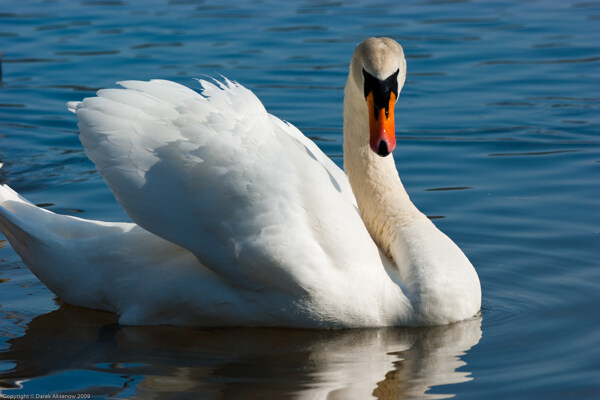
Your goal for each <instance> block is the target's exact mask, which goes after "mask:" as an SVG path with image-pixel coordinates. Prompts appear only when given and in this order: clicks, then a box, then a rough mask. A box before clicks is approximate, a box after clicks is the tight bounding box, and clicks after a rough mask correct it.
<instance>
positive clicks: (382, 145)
mask: <svg viewBox="0 0 600 400" xmlns="http://www.w3.org/2000/svg"><path fill="white" fill-rule="evenodd" d="M377 154H379V155H380V156H381V157H385V156H387V155H388V154H390V152H389V151H388V147H387V143H386V142H385V140H382V141H381V142H379V148H378V149H377Z"/></svg>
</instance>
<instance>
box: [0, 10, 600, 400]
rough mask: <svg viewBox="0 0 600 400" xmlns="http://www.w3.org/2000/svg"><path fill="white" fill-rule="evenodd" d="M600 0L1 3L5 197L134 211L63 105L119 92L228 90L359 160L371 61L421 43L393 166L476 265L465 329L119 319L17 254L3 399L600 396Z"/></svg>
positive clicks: (112, 216) (3, 330)
mask: <svg viewBox="0 0 600 400" xmlns="http://www.w3.org/2000/svg"><path fill="white" fill-rule="evenodd" d="M599 20H600V3H599V2H596V1H527V2H517V1H514V2H513V1H503V0H499V1H473V2H469V1H464V2H463V1H406V2H396V1H394V2H391V1H386V0H384V1H381V2H368V1H366V0H364V1H363V0H358V1H353V2H334V1H307V2H285V3H284V2H269V1H254V2H250V1H248V2H233V1H220V2H218V3H216V2H215V3H213V2H194V1H177V0H173V1H170V2H167V1H158V0H153V1H146V2H134V1H127V0H124V1H90V0H84V1H81V0H79V1H77V0H75V1H66V0H56V1H34V0H31V1H20V2H4V3H3V5H2V7H1V8H0V52H2V53H3V56H2V72H3V75H2V84H1V86H0V158H1V159H2V161H3V163H4V166H3V168H2V169H1V170H0V182H1V183H7V184H9V185H10V186H12V187H13V188H14V189H15V190H17V191H18V192H20V193H21V194H23V195H24V196H26V197H27V198H29V199H30V200H32V201H34V202H36V203H37V204H39V205H41V206H43V207H46V208H48V209H50V210H52V211H55V212H60V213H64V214H71V215H78V216H81V217H85V218H93V219H104V220H112V221H115V220H123V219H125V218H126V217H125V215H124V213H123V211H121V209H120V207H119V206H118V204H117V203H116V201H115V200H114V198H113V197H112V194H111V193H110V191H109V190H108V189H107V188H106V186H105V185H104V183H103V181H102V179H101V178H100V177H99V175H98V174H97V173H96V172H95V170H94V167H93V165H92V164H91V163H90V162H89V161H88V160H87V159H86V157H85V154H84V152H83V149H82V147H81V145H80V143H79V140H78V137H77V127H76V121H75V117H74V116H73V115H71V114H70V113H68V112H67V110H66V107H65V103H66V102H67V101H70V100H79V99H82V98H83V97H85V96H90V95H92V94H93V93H94V91H95V90H97V89H99V88H102V87H112V86H114V83H115V82H116V81H118V80H123V79H150V78H165V79H171V80H174V81H177V82H180V83H183V84H185V85H188V86H191V87H196V86H197V84H196V82H195V81H194V80H193V79H192V78H194V77H204V76H207V75H209V76H219V74H222V75H225V76H227V77H229V78H231V79H234V80H237V81H239V82H241V83H242V84H244V85H246V86H247V87H249V88H250V89H252V90H253V91H254V92H255V93H256V94H257V95H258V96H259V97H260V98H261V99H262V101H263V102H264V104H265V106H266V108H267V109H268V110H269V111H270V112H271V113H273V114H275V115H277V116H279V117H280V118H283V119H286V120H289V121H291V122H292V123H294V124H295V125H296V126H298V127H299V128H300V129H301V130H302V131H304V132H305V133H306V134H307V135H308V136H310V137H311V138H313V139H314V140H315V141H316V142H317V144H318V145H319V146H320V147H321V148H322V149H323V150H324V151H325V152H326V153H327V154H328V155H329V156H331V157H332V158H333V159H334V160H335V161H336V162H337V163H338V164H339V165H341V153H342V146H341V143H342V132H341V128H342V120H341V112H342V89H343V85H344V83H345V79H346V74H347V68H348V67H347V66H348V63H349V59H350V55H351V53H352V50H353V48H354V46H355V45H356V44H357V43H358V42H359V41H360V40H362V39H363V38H365V37H368V36H373V35H376V36H377V35H385V36H390V37H393V38H395V39H397V40H398V41H399V42H400V43H401V44H402V45H403V46H404V49H405V53H406V55H407V61H408V80H407V84H406V86H405V88H404V90H403V91H402V94H401V96H400V100H399V102H398V105H397V108H396V121H397V123H396V129H397V136H398V148H397V151H396V152H395V154H394V157H395V158H396V162H397V165H398V169H399V171H400V174H401V176H402V179H403V181H404V183H405V185H406V187H407V189H408V191H409V193H410V194H411V198H412V199H413V201H414V202H415V203H416V204H417V206H418V207H419V208H421V209H422V210H423V211H424V212H425V213H427V214H428V215H429V216H430V217H431V218H435V223H436V224H437V225H438V226H439V227H440V228H441V229H442V230H444V231H445V232H446V233H448V235H449V236H451V237H452V238H453V239H454V240H455V241H456V242H457V243H458V244H459V245H460V246H461V247H462V248H463V249H464V251H465V253H466V254H467V255H468V256H469V258H470V259H471V260H472V262H473V264H474V265H475V267H476V269H477V272H478V273H479V276H480V279H481V283H482V289H483V309H482V311H481V317H478V318H475V319H473V320H470V321H466V322H463V323H459V324H455V325H452V326H448V327H435V328H423V329H402V328H389V329H375V330H343V331H296V330H274V329H212V330H201V329H191V328H186V329H184V328H174V327H161V328H137V327H135V328H134V327H120V326H118V325H117V324H116V318H115V317H114V316H113V315H111V314H105V313H99V312H93V311H89V310H85V309H79V308H74V307H70V306H67V305H63V304H61V303H60V301H58V300H57V299H55V297H54V296H53V294H52V293H51V292H50V291H49V290H48V289H46V287H45V286H44V285H43V284H41V283H40V282H39V281H38V280H37V279H36V278H35V277H34V276H33V275H32V274H31V273H30V272H29V270H28V269H27V268H26V267H25V265H24V264H23V262H22V261H21V260H20V259H19V257H18V256H17V255H16V254H15V252H14V251H13V250H12V249H11V248H10V245H9V244H8V243H7V242H5V241H2V242H1V243H0V246H2V248H0V258H1V261H0V392H1V393H2V395H3V396H7V395H12V396H16V395H30V396H32V397H31V398H34V396H35V394H41V395H46V394H89V395H91V396H97V397H109V398H143V399H148V398H156V399H159V398H203V399H212V398H221V399H222V398H315V397H316V398H324V397H326V396H330V397H331V398H341V399H346V398H361V399H362V398H369V397H370V396H374V397H376V398H381V399H394V398H444V397H450V396H453V395H455V396H456V397H457V398H460V399H467V398H468V399H481V398H523V399H533V398H540V399H541V398H543V399H564V398H574V399H597V398H600V350H599V349H600V268H599V267H600V265H599V261H598V260H599V259H600V243H599V238H600V208H599V199H600V190H599V189H600V187H599V183H600V146H599V144H600V138H599V134H600V125H599V123H600V112H599V111H600V28H598V27H599V26H600V21H599Z"/></svg>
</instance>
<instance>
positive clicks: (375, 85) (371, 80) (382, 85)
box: [362, 68, 400, 115]
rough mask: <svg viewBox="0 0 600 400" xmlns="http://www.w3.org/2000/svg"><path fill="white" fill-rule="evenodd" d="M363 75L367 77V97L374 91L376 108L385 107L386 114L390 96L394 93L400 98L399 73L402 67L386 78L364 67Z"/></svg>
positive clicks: (365, 84)
mask: <svg viewBox="0 0 600 400" xmlns="http://www.w3.org/2000/svg"><path fill="white" fill-rule="evenodd" d="M362 72H363V77H364V78H365V83H364V93H365V99H366V98H367V96H369V94H370V93H373V103H374V105H375V107H376V108H380V109H381V108H384V109H385V113H386V115H387V114H388V112H389V104H390V96H391V94H392V93H394V95H395V96H394V97H395V98H396V99H397V98H398V74H399V73H400V69H398V70H396V72H394V73H393V74H392V75H390V76H388V77H387V78H385V79H384V80H381V79H377V78H375V77H374V76H373V75H371V74H369V73H368V72H367V71H365V69H364V68H363V70H362Z"/></svg>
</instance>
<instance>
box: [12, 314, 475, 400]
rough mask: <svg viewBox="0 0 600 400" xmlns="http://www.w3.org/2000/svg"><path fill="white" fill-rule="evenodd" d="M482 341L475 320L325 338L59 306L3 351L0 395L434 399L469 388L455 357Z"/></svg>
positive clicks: (350, 332) (322, 334) (311, 333)
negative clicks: (131, 322)
mask: <svg viewBox="0 0 600 400" xmlns="http://www.w3.org/2000/svg"><path fill="white" fill-rule="evenodd" d="M480 338H481V319H480V318H474V319H472V320H469V321H465V322H461V323H457V324H453V325H450V326H442V327H432V328H387V329H362V330H329V331H311V330H292V329H258V328H256V329H247V328H244V329H193V328H180V327H120V326H119V325H117V324H116V317H115V316H114V315H113V314H110V313H104V312H94V311H90V310H85V309H81V308H77V307H71V306H66V305H63V306H61V307H60V308H59V309H58V310H55V311H53V312H50V313H48V314H45V315H41V316H38V317H36V318H34V319H33V320H32V321H31V322H30V323H29V325H28V327H27V331H26V333H25V335H24V336H22V337H18V338H15V339H11V340H10V341H9V342H8V343H9V348H8V349H7V351H6V352H4V353H0V360H2V361H4V362H8V363H14V365H15V366H14V368H12V369H11V370H10V371H8V372H6V373H4V374H3V375H2V376H1V380H0V387H2V388H3V389H2V390H1V392H2V394H5V395H18V394H27V393H40V391H36V388H39V387H46V388H47V386H43V385H44V382H45V381H48V377H51V379H53V381H54V387H57V388H60V389H57V391H58V392H60V393H76V392H77V393H90V394H95V395H114V396H117V397H120V396H131V397H134V398H140V399H150V398H152V399H159V398H167V397H169V398H173V397H177V396H176V394H180V395H186V396H185V398H192V397H197V398H200V397H202V398H216V397H218V398H244V399H246V398H253V397H254V398H256V397H257V396H258V397H260V398H289V397H294V398H301V399H304V398H325V397H327V398H339V399H354V398H356V399H365V398H369V397H370V396H372V395H374V396H375V397H377V398H380V399H398V398H440V396H441V397H448V395H450V394H451V393H448V392H446V391H445V390H442V391H440V389H438V390H436V393H444V395H439V394H427V395H425V393H428V392H429V390H430V388H432V387H435V386H440V385H446V384H453V383H459V382H465V381H468V380H470V379H471V378H470V373H469V372H468V367H465V362H464V361H463V360H462V359H461V356H462V355H463V354H464V353H465V352H466V351H468V350H469V349H470V348H471V347H473V346H474V345H476V344H477V343H478V342H479V339H480ZM82 372H84V373H82ZM74 377H79V379H82V380H77V379H74ZM447 390H451V388H447ZM42 392H44V391H42ZM45 392H47V390H45ZM328 396H329V397H328ZM182 398H184V397H182Z"/></svg>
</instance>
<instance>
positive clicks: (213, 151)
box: [69, 80, 379, 292]
mask: <svg viewBox="0 0 600 400" xmlns="http://www.w3.org/2000/svg"><path fill="white" fill-rule="evenodd" d="M120 84H121V86H123V87H124V89H107V90H101V91H99V92H98V95H97V97H93V98H87V99H85V100H84V101H83V102H82V103H77V104H70V106H69V107H70V108H71V109H74V110H75V112H76V114H77V117H78V119H79V129H80V132H81V135H80V138H81V141H82V143H83V145H84V147H85V150H86V153H87V155H88V157H89V158H90V159H91V160H92V161H93V162H94V163H95V164H96V168H97V169H98V171H99V172H100V174H101V175H102V176H103V177H104V179H105V180H106V182H107V184H108V185H109V186H110V188H111V190H112V191H113V193H114V194H115V196H116V198H117V200H118V201H119V203H120V204H121V205H122V206H123V207H124V209H125V210H126V212H127V213H128V214H129V216H130V217H131V218H132V219H133V220H134V221H135V222H136V223H138V224H139V225H140V226H142V227H143V228H145V229H147V230H149V231H151V232H153V233H154V234H156V235H158V236H161V237H163V238H165V239H167V240H169V241H171V242H173V243H176V244H178V245H180V246H182V247H184V248H186V249H188V250H190V251H191V252H192V253H194V254H195V255H196V256H197V257H198V259H199V260H200V261H201V262H202V264H204V265H206V266H207V267H208V268H210V269H212V270H213V271H215V272H216V273H218V274H219V275H220V276H222V277H223V279H228V280H231V281H232V282H234V283H235V284H236V285H241V286H242V287H247V288H249V289H253V290H262V289H264V288H265V286H267V287H271V288H274V287H275V288H276V287H277V286H280V285H281V286H282V287H285V290H286V291H288V292H289V290H290V288H291V287H293V285H289V283H290V282H289V281H290V280H292V281H294V282H295V283H296V287H298V288H299V290H304V287H303V286H306V285H307V282H306V281H309V280H310V279H315V276H318V275H319V274H329V273H335V269H336V268H346V269H348V268H354V267H355V266H356V267H357V268H358V266H359V265H360V266H363V265H364V263H367V262H370V263H373V262H376V261H377V260H378V258H379V255H378V251H377V248H376V246H375V245H374V244H373V243H372V241H371V239H370V237H369V235H368V233H367V231H366V229H365V227H364V225H363V223H362V220H361V219H360V217H359V215H358V211H357V209H356V207H355V205H354V197H353V195H352V193H351V189H350V187H349V184H348V182H347V179H346V177H345V175H344V173H343V172H342V171H341V170H340V169H339V168H338V167H337V166H336V165H335V164H334V163H333V162H332V161H331V160H329V159H328V158H327V157H326V156H325V155H324V154H323V153H322V152H321V151H320V150H319V149H318V147H317V146H316V145H315V144H314V143H312V142H311V141H310V140H308V139H307V138H306V137H304V135H302V133H300V131H298V130H297V129H296V128H294V127H293V126H291V125H289V124H286V123H284V122H282V121H280V120H279V119H277V118H275V117H273V116H271V115H269V114H268V113H267V112H266V110H265V109H264V107H263V105H262V104H261V102H260V101H259V100H258V99H257V98H256V97H255V96H254V94H253V93H252V92H250V91H249V90H247V89H246V88H244V87H243V86H241V85H239V84H236V83H232V82H229V81H226V82H225V83H224V84H217V85H214V84H212V83H208V82H205V81H202V82H201V84H202V86H203V91H202V95H201V94H199V93H197V92H195V91H193V90H190V89H188V88H186V87H184V86H181V85H179V84H176V83H173V82H169V81H161V80H153V81H150V82H139V81H127V82H121V83H120ZM327 268H330V269H327ZM310 277H312V278H310ZM322 278H323V279H322V282H323V283H322V285H329V284H330V283H331V281H332V280H333V279H335V277H324V276H322ZM298 283H300V284H299V285H298ZM310 284H317V285H318V284H320V283H315V282H310Z"/></svg>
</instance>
